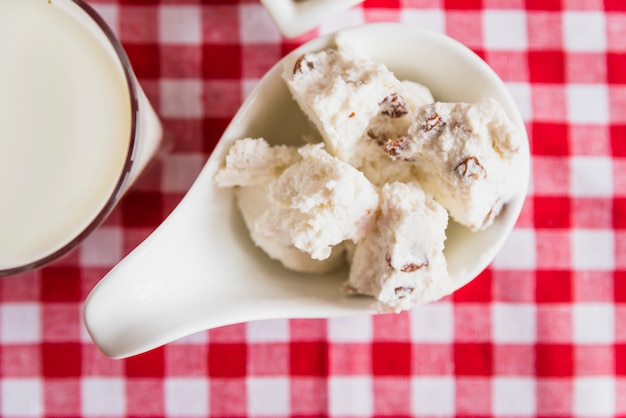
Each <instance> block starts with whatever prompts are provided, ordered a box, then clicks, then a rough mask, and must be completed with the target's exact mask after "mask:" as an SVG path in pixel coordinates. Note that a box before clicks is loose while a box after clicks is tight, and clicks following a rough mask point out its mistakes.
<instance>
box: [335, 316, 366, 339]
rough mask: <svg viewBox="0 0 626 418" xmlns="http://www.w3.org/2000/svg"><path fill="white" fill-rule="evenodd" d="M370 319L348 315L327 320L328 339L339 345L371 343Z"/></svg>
mask: <svg viewBox="0 0 626 418" xmlns="http://www.w3.org/2000/svg"><path fill="white" fill-rule="evenodd" d="M372 333H373V330H372V317H371V316H369V315H352V316H350V315H348V316H340V317H337V318H330V319H329V320H328V338H329V339H330V340H331V341H333V342H339V343H347V342H352V343H358V342H363V343H367V342H370V341H372Z"/></svg>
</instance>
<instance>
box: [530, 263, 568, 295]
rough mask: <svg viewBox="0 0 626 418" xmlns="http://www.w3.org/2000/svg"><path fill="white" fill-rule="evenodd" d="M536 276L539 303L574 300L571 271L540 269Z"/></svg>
mask: <svg viewBox="0 0 626 418" xmlns="http://www.w3.org/2000/svg"><path fill="white" fill-rule="evenodd" d="M536 276H537V282H536V288H535V292H536V300H537V303H569V302H571V301H572V275H571V271H569V270H538V271H537V273H536Z"/></svg>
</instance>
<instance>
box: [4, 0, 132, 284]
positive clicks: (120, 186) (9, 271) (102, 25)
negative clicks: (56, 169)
mask: <svg viewBox="0 0 626 418" xmlns="http://www.w3.org/2000/svg"><path fill="white" fill-rule="evenodd" d="M67 1H68V2H70V3H74V4H75V5H76V6H78V8H79V9H81V10H82V11H83V12H84V13H85V14H86V15H87V17H88V18H89V19H91V20H92V21H93V22H94V23H95V24H96V26H97V27H98V28H99V29H100V30H101V31H102V33H103V34H104V36H105V37H106V39H107V41H108V42H109V44H110V45H111V47H112V48H113V50H114V52H115V55H116V56H117V58H118V60H119V63H120V65H121V66H122V72H123V73H124V78H125V79H126V84H127V87H128V96H129V100H130V110H131V120H130V138H129V139H130V140H129V144H128V151H127V153H126V160H125V161H124V166H123V167H122V170H121V172H120V176H119V178H118V180H117V183H116V185H115V187H114V188H113V191H112V193H111V195H110V196H109V198H108V200H106V202H105V203H104V205H103V206H102V207H101V209H100V210H99V211H98V213H97V214H96V215H95V216H94V217H93V218H91V220H90V221H89V223H88V225H87V226H86V227H85V228H83V229H82V230H81V231H80V232H79V233H78V234H77V235H75V236H74V237H73V238H72V239H71V240H70V241H69V242H67V243H66V244H64V245H63V246H61V247H60V248H58V249H56V250H54V251H53V252H51V253H49V254H47V255H45V256H43V257H41V258H39V259H37V260H35V261H29V262H27V263H26V264H22V265H19V266H16V267H9V268H6V269H2V268H0V277H5V276H12V275H15V274H19V273H25V272H27V271H30V270H34V269H37V268H40V267H43V266H45V265H47V264H49V263H51V262H52V261H55V260H57V259H58V258H60V257H62V256H64V255H66V254H67V253H69V252H70V251H71V250H73V249H74V248H76V247H77V246H78V245H79V244H80V243H81V242H82V241H83V240H84V239H85V238H87V236H89V235H90V234H91V233H92V232H93V231H94V230H95V229H96V228H97V227H98V226H100V224H101V223H102V222H103V221H104V220H105V219H106V217H107V216H108V215H109V213H110V212H111V211H112V210H113V208H114V207H115V205H116V204H117V202H118V201H119V199H120V198H121V197H122V194H123V192H124V191H125V187H126V184H127V182H128V179H129V177H130V174H131V170H132V167H133V164H134V160H135V153H136V150H137V132H138V127H139V126H138V120H139V118H138V113H139V97H138V89H137V84H136V83H137V82H136V79H135V74H134V72H133V70H132V66H131V63H130V60H129V59H128V56H127V55H126V52H125V51H124V47H123V46H122V44H121V42H120V41H119V39H118V38H117V36H116V35H115V33H114V32H113V29H111V27H110V26H109V25H108V24H107V23H106V21H105V20H104V19H103V18H102V16H100V15H99V14H98V12H96V10H95V9H94V8H93V7H91V6H90V5H89V4H87V3H85V2H84V1H83V0H67Z"/></svg>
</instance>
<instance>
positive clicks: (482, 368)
mask: <svg viewBox="0 0 626 418" xmlns="http://www.w3.org/2000/svg"><path fill="white" fill-rule="evenodd" d="M454 364H455V373H456V375H457V376H491V375H492V374H493V370H492V368H493V346H492V345H491V344H489V343H457V344H454Z"/></svg>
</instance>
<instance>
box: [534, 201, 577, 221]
mask: <svg viewBox="0 0 626 418" xmlns="http://www.w3.org/2000/svg"><path fill="white" fill-rule="evenodd" d="M533 200H534V202H533V203H534V208H535V211H534V218H535V219H534V223H535V227H537V228H569V226H570V211H571V209H570V199H569V198H567V197H547V196H545V197H543V196H535V197H534V199H533Z"/></svg>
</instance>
